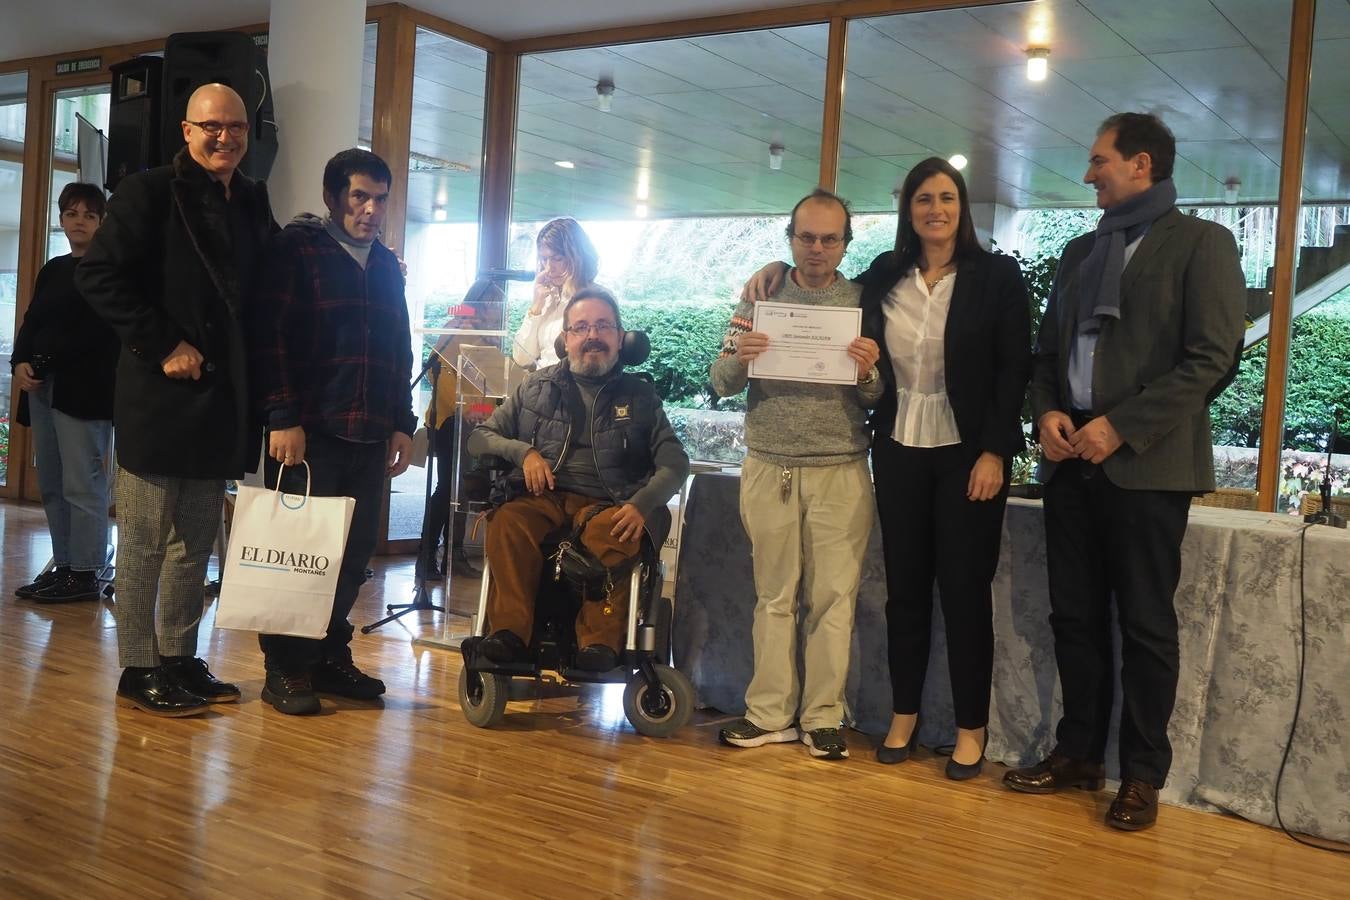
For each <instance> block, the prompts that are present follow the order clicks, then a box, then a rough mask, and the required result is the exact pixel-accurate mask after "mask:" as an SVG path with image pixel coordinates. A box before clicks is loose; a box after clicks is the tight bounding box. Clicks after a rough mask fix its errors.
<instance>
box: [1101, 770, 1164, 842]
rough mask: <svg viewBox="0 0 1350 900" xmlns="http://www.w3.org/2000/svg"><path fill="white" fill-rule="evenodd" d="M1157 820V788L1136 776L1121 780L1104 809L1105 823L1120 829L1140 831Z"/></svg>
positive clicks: (1151, 825) (1149, 826)
mask: <svg viewBox="0 0 1350 900" xmlns="http://www.w3.org/2000/svg"><path fill="white" fill-rule="evenodd" d="M1157 821H1158V789H1157V788H1155V787H1154V786H1153V785H1151V784H1149V783H1147V782H1144V781H1139V780H1138V779H1136V778H1126V779H1125V780H1124V781H1122V782H1121V783H1120V790H1119V791H1117V792H1116V799H1114V800H1112V801H1111V808H1110V809H1108V810H1107V811H1106V824H1107V825H1110V826H1111V827H1112V828H1119V829H1120V830H1121V831H1140V830H1142V829H1144V828H1152V827H1153V823H1154V822H1157Z"/></svg>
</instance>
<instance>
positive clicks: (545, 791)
mask: <svg viewBox="0 0 1350 900" xmlns="http://www.w3.org/2000/svg"><path fill="white" fill-rule="evenodd" d="M47 551H48V545H47V537H46V530H45V521H44V519H43V516H42V511H41V509H40V508H39V507H36V506H30V505H19V504H0V552H3V563H2V565H0V571H2V572H3V580H2V583H0V897H3V898H37V897H61V898H85V897H89V898H105V897H106V898H123V897H125V898H138V900H139V898H153V897H173V898H178V897H204V898H253V897H259V898H270V897H276V898H287V900H295V898H309V897H338V898H347V897H353V898H367V897H368V898H443V897H456V898H458V897H467V898H475V897H483V898H488V897H491V898H500V897H547V898H560V900H565V898H573V897H575V898H597V897H680V898H693V897H718V898H723V897H728V896H731V897H739V896H753V897H815V896H819V897H836V896H843V897H898V898H910V897H913V898H932V897H1016V898H1023V897H1026V898H1047V900H1049V898H1056V900H1058V898H1066V897H1099V896H1113V897H1114V896H1119V897H1204V898H1223V900H1240V898H1264V897H1271V896H1275V895H1277V894H1278V895H1281V896H1285V897H1315V898H1331V897H1346V896H1348V895H1350V889H1348V888H1347V884H1348V883H1350V859H1347V858H1346V857H1344V856H1334V855H1331V854H1328V853H1322V852H1318V851H1315V850H1311V849H1308V848H1305V847H1301V846H1299V845H1297V844H1295V843H1293V842H1292V841H1290V840H1289V839H1288V838H1286V837H1284V836H1283V835H1281V834H1280V833H1279V832H1277V831H1274V830H1272V829H1268V828H1264V827H1261V826H1257V825H1253V824H1250V823H1248V822H1244V821H1241V820H1238V819H1234V818H1228V817H1224V816H1220V815H1213V814H1204V813H1197V812H1191V811H1187V810H1181V809H1173V808H1165V809H1164V810H1163V814H1162V817H1161V820H1160V824H1159V826H1158V827H1157V828H1155V829H1154V830H1152V831H1149V832H1143V833H1140V834H1120V833H1117V832H1114V831H1111V830H1110V829H1107V828H1106V827H1105V826H1104V825H1103V824H1102V823H1101V817H1102V815H1103V813H1104V812H1105V808H1106V804H1107V803H1108V801H1109V799H1110V797H1109V795H1107V794H1106V793H1101V794H1096V795H1089V794H1084V793H1071V794H1067V795H1063V796H1054V797H1028V796H1021V795H1017V794H1012V793H1010V792H1008V791H1005V790H1004V789H1003V788H1002V787H1001V786H1000V784H999V778H1000V777H1001V775H1002V771H1003V770H1002V768H1001V767H999V766H990V767H989V769H988V770H987V771H986V772H985V773H984V775H982V776H981V777H980V778H978V779H976V780H975V781H973V782H969V783H965V784H955V783H952V782H949V781H947V780H946V779H945V778H944V777H943V776H942V772H941V765H940V761H939V760H938V759H936V758H935V757H933V755H932V754H931V753H929V752H927V751H922V752H920V754H919V755H918V757H917V758H916V759H915V760H912V761H911V762H908V763H905V764H903V765H901V766H897V767H894V768H887V767H882V766H880V765H878V764H876V763H875V762H874V761H873V760H872V758H871V751H870V746H871V743H870V741H869V740H868V739H866V738H865V737H864V736H862V735H858V734H853V733H851V734H850V739H851V747H852V749H853V752H854V756H853V758H852V759H851V760H849V761H848V762H846V763H842V764H835V763H828V764H827V763H822V762H819V761H815V760H812V759H811V758H809V757H808V755H807V753H806V750H805V748H804V747H802V746H801V745H800V744H794V745H779V746H773V747H767V748H763V749H760V750H732V749H730V748H726V747H722V746H719V745H718V743H717V740H716V733H717V727H718V724H719V722H720V721H721V719H722V717H720V716H712V715H699V716H696V718H695V721H694V723H693V724H692V725H691V726H690V727H688V728H686V729H685V730H684V732H683V733H681V734H679V735H678V736H676V737H675V738H672V739H670V740H664V741H663V740H656V739H648V738H643V737H640V736H638V735H637V734H636V733H634V732H633V730H632V729H631V727H629V726H628V724H627V722H626V721H625V720H624V718H623V712H622V703H621V689H618V688H609V689H599V688H591V689H586V690H582V691H573V690H570V689H563V688H559V687H551V686H547V685H545V686H543V688H542V689H541V691H540V693H541V694H542V696H537V697H535V698H534V699H528V698H527V699H522V700H520V701H516V702H513V703H512V704H511V706H510V707H509V709H508V714H507V719H506V722H505V723H504V724H503V725H502V726H501V727H499V728H497V729H493V730H481V729H478V728H474V727H472V726H471V725H469V724H468V723H467V722H466V721H465V720H464V718H463V716H462V715H461V713H460V710H459V708H458V703H457V700H456V695H455V685H456V678H457V677H458V674H459V665H460V663H459V658H458V654H457V653H452V652H449V651H442V650H435V649H420V648H414V647H413V646H412V638H414V637H416V636H418V635H419V634H423V633H431V632H433V631H434V630H435V629H437V628H438V627H439V625H438V623H439V618H438V617H437V618H436V619H434V620H433V619H432V617H431V614H429V613H419V614H418V615H419V616H421V620H420V621H414V620H413V619H412V617H408V618H405V619H404V620H403V622H402V623H396V624H391V625H388V626H385V627H384V628H383V629H381V630H380V631H377V632H376V633H375V634H373V635H370V636H361V635H360V634H359V633H358V635H357V638H356V642H355V645H354V648H355V652H356V658H357V661H358V663H359V664H361V665H362V666H363V667H365V668H367V669H369V670H370V671H372V672H374V673H376V674H378V675H379V676H380V677H382V678H384V680H385V681H386V682H387V683H388V685H389V693H388V695H387V697H386V699H385V701H384V703H383V705H382V706H371V705H362V704H358V703H340V704H339V703H333V702H331V701H327V700H325V702H324V710H323V714H321V715H319V716H315V717H311V718H289V717H286V716H282V715H280V714H278V713H276V712H275V711H274V710H273V709H271V708H270V707H268V706H265V705H264V704H262V703H261V702H260V701H259V699H258V693H259V690H260V688H261V685H262V660H261V656H260V654H259V652H258V648H257V642H256V641H255V640H254V639H253V638H252V637H251V636H249V635H246V634H239V633H233V632H223V631H214V630H211V629H210V628H209V626H210V624H211V619H212V616H213V611H214V610H213V608H212V609H208V612H207V619H206V623H205V626H204V627H203V632H202V640H201V645H202V651H203V655H204V656H206V657H207V658H208V659H209V660H210V661H211V664H212V667H213V669H214V670H215V671H216V673H217V674H219V675H220V676H221V677H223V678H226V679H229V680H232V681H236V682H238V683H239V684H240V686H241V687H242V689H243V692H244V698H243V702H242V703H240V704H238V705H232V706H225V707H218V708H217V709H218V711H216V712H213V713H212V714H210V715H207V716H204V717H200V718H190V719H156V718H153V717H150V716H147V715H144V714H142V713H139V712H137V711H135V710H127V709H118V708H116V707H115V706H114V705H113V693H114V689H115V687H116V683H117V678H118V674H119V670H118V668H117V652H116V633H115V629H114V627H113V619H112V614H111V610H110V609H109V608H108V607H107V606H106V605H105V604H94V603H81V604H72V605H68V606H56V607H44V606H37V605H34V604H32V603H31V602H25V601H20V600H16V599H14V597H13V590H14V588H15V587H17V586H18V585H20V584H22V583H24V582H25V581H26V580H27V578H28V577H29V576H31V575H32V574H33V573H35V572H36V571H37V570H38V568H39V567H40V566H41V565H42V564H43V562H44V561H45V560H46V558H47ZM411 568H412V567H411V563H410V560H408V559H407V558H391V559H380V560H377V561H376V564H375V569H376V577H375V580H374V581H373V582H372V583H371V584H368V585H367V586H366V588H365V589H364V592H363V596H362V599H361V601H360V603H359V605H358V607H357V611H356V614H355V617H354V618H355V620H356V622H357V623H358V624H364V623H366V622H369V621H372V620H373V619H374V618H375V617H376V616H377V615H378V614H379V612H380V611H381V610H382V609H383V605H384V603H386V602H403V601H404V600H406V599H407V596H408V593H409V591H410V588H411V575H412V571H411ZM465 587H466V591H465V596H464V597H463V598H462V599H460V601H459V602H458V603H457V604H456V605H457V606H459V607H460V608H467V607H468V606H469V605H470V604H471V600H470V598H469V597H468V590H467V587H468V586H465ZM433 621H434V622H436V623H437V624H436V625H433V624H432V623H433ZM523 687H525V688H529V687H530V686H529V685H523Z"/></svg>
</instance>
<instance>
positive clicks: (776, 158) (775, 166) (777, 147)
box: [769, 144, 785, 172]
mask: <svg viewBox="0 0 1350 900" xmlns="http://www.w3.org/2000/svg"><path fill="white" fill-rule="evenodd" d="M784 149H785V148H784V147H783V145H782V144H770V145H769V168H770V169H772V170H773V171H775V172H777V171H778V170H779V169H781V168H783V150H784Z"/></svg>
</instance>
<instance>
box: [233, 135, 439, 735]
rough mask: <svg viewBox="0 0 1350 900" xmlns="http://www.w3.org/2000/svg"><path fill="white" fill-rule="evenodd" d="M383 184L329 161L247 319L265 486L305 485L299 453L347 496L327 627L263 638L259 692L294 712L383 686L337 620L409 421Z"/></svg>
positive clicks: (350, 155) (325, 484)
mask: <svg viewBox="0 0 1350 900" xmlns="http://www.w3.org/2000/svg"><path fill="white" fill-rule="evenodd" d="M391 181H392V177H391V175H390V172H389V167H388V166H387V165H386V164H385V162H384V160H382V159H380V158H379V157H378V156H376V155H375V154H373V153H370V152H368V151H365V150H357V149H352V150H344V151H342V152H341V153H339V154H337V155H336V156H334V157H333V158H332V159H331V160H329V161H328V165H327V166H326V167H325V168H324V173H323V197H324V204H325V205H326V206H327V207H328V213H329V214H328V216H327V217H326V218H319V217H317V216H312V215H302V216H299V217H297V218H296V219H295V220H294V221H292V222H291V224H290V225H288V226H287V227H286V228H285V229H284V230H283V231H282V232H281V234H279V235H278V236H277V237H275V238H274V239H273V240H272V243H271V245H270V246H269V248H268V252H267V256H266V259H265V262H264V266H263V271H262V276H261V278H260V279H259V290H258V291H257V294H256V296H255V297H254V303H253V308H252V311H251V315H250V322H251V325H252V329H251V335H250V337H251V341H252V345H251V353H250V356H251V359H252V367H253V375H254V384H255V387H256V391H257V393H256V396H257V399H258V402H259V405H260V407H261V412H262V415H263V416H264V417H265V422H266V426H267V455H268V459H267V461H266V477H267V483H268V484H275V483H276V479H277V478H278V474H280V477H281V483H282V489H283V490H285V491H287V492H291V493H302V492H303V491H304V490H305V481H306V472H305V469H304V468H302V467H300V464H301V463H302V462H308V463H309V469H310V474H311V476H312V484H311V487H310V493H311V494H313V495H314V496H321V497H353V498H355V500H356V509H355V511H354V512H353V514H352V524H351V531H350V533H349V534H348V537H347V545H346V550H345V553H344V556H343V559H342V567H341V570H340V572H339V574H338V580H337V592H336V596H335V598H334V601H333V615H332V618H331V619H330V620H329V624H328V634H327V636H326V637H324V638H322V639H320V640H311V639H308V638H298V637H289V636H285V635H269V634H264V635H260V636H259V643H260V644H261V645H262V651H263V656H264V660H265V663H266V667H267V681H266V684H265V686H264V687H263V691H262V698H263V700H265V701H266V702H268V703H270V704H272V705H273V706H274V707H276V709H278V710H279V711H281V712H283V713H288V714H291V715H298V714H305V713H314V712H318V711H319V698H318V694H320V693H328V694H336V695H338V696H342V697H348V698H352V699H359V700H373V699H375V698H376V697H378V696H379V695H380V694H383V693H384V682H382V681H380V680H379V679H378V678H373V677H371V676H369V675H367V674H365V673H364V672H362V671H361V670H360V669H358V668H357V667H356V665H355V664H354V663H353V661H352V653H351V647H350V644H351V639H352V630H353V629H352V625H351V623H350V622H349V621H348V620H347V616H348V614H349V613H350V612H351V610H352V606H353V605H354V604H355V602H356V596H357V592H358V591H359V590H360V587H361V583H362V582H363V581H364V580H365V570H366V565H367V564H368V563H369V562H370V557H371V554H372V553H373V552H374V550H375V542H376V540H377V538H378V531H379V521H380V501H381V493H382V492H383V490H384V484H385V479H386V478H388V477H391V476H398V475H400V474H402V473H403V471H404V470H406V469H407V468H408V462H409V455H410V453H411V450H412V438H411V435H412V433H413V431H414V430H415V429H416V427H417V416H416V415H415V414H414V413H413V409H412V389H411V387H410V386H409V379H410V377H411V373H412V365H413V359H412V339H411V335H410V332H409V327H408V307H407V304H406V302H405V300H404V294H403V273H402V271H401V268H400V264H399V260H398V257H396V256H395V255H394V253H393V252H392V251H391V250H389V249H388V248H387V247H385V246H384V245H383V244H381V243H380V241H379V233H380V228H381V226H382V225H383V223H384V217H385V211H386V204H387V203H388V199H389V185H390V182H391Z"/></svg>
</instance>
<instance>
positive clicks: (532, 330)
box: [511, 217, 600, 369]
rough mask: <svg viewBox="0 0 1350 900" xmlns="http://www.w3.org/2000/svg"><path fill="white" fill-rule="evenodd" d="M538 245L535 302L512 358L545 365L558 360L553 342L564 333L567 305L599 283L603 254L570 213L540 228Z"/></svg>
mask: <svg viewBox="0 0 1350 900" xmlns="http://www.w3.org/2000/svg"><path fill="white" fill-rule="evenodd" d="M535 248H536V251H537V253H538V257H537V258H538V267H539V274H538V276H536V277H535V279H534V302H533V303H531V304H530V310H529V312H528V313H526V314H525V321H523V322H521V324H520V329H519V330H518V331H517V332H516V336H515V339H514V340H513V341H512V342H511V358H512V359H514V360H515V361H516V365H518V366H523V367H525V368H530V367H531V366H533V367H535V368H538V369H542V368H544V367H545V366H551V365H553V364H554V363H556V362H558V354H557V353H556V352H555V351H554V349H553V342H554V341H555V340H557V338H558V335H560V334H562V314H563V307H565V306H566V305H567V301H569V300H571V299H572V296H573V295H574V294H576V292H577V291H579V290H581V289H582V288H588V287H590V286H591V285H593V284H594V283H595V273H596V272H597V271H599V269H600V257H599V255H598V254H597V253H596V252H595V245H594V244H592V243H591V239H590V238H589V237H587V236H586V232H585V231H583V230H582V229H581V226H580V225H578V224H577V220H576V219H572V218H568V217H564V218H560V219H554V220H552V221H551V222H549V223H547V224H546V225H544V227H543V228H541V229H539V236H538V237H537V238H536V239H535Z"/></svg>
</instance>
